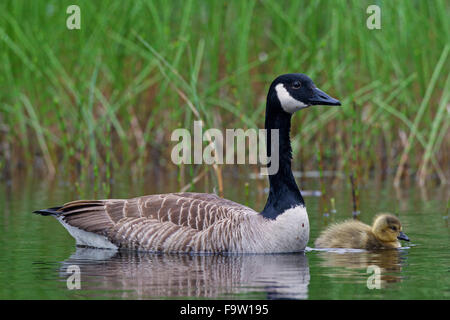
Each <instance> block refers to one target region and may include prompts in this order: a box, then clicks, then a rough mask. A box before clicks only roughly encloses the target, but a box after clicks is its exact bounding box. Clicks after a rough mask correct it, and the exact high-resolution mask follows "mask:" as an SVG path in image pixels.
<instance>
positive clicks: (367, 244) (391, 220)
mask: <svg viewBox="0 0 450 320" xmlns="http://www.w3.org/2000/svg"><path fill="white" fill-rule="evenodd" d="M398 240H405V241H409V238H408V237H407V236H406V234H404V233H403V232H402V225H401V223H400V220H399V219H398V218H397V217H395V216H393V215H391V214H385V213H383V214H379V215H377V216H376V217H375V220H374V222H373V225H372V226H369V225H367V224H365V223H362V222H360V221H357V220H347V221H344V222H342V223H338V224H334V225H332V226H330V227H328V228H327V229H326V230H325V231H323V232H322V234H321V235H320V237H319V238H318V239H317V240H316V242H315V246H316V248H354V249H367V250H376V249H389V248H399V247H400V246H401V245H400V242H399V241H398Z"/></svg>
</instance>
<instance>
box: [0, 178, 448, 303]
mask: <svg viewBox="0 0 450 320" xmlns="http://www.w3.org/2000/svg"><path fill="white" fill-rule="evenodd" d="M227 177H228V178H227V181H226V182H225V185H226V186H228V188H227V190H228V191H227V192H226V193H225V197H227V198H229V199H231V200H234V201H237V202H240V203H244V204H248V205H249V206H251V207H254V208H255V209H257V210H260V209H262V207H263V206H264V201H265V197H266V195H265V193H264V188H265V186H266V185H265V182H264V181H257V180H250V179H248V175H247V174H238V175H236V176H233V175H227ZM166 178H167V177H166ZM116 180H118V181H122V182H121V183H118V184H117V186H115V187H114V188H113V191H112V197H115V198H121V197H132V196H137V195H144V194H150V193H163V192H171V191H178V190H179V188H180V186H179V185H178V184H177V183H176V180H177V179H175V178H173V179H169V180H170V181H175V182H172V183H169V184H167V183H164V181H163V180H162V179H160V178H155V179H154V180H152V179H151V178H145V179H144V178H143V179H141V180H139V181H129V180H127V179H119V178H116ZM63 181H64V180H63V179H56V180H54V181H53V182H48V181H46V180H42V179H33V178H23V179H20V182H16V181H15V182H14V183H11V182H9V183H4V182H2V184H1V185H0V231H1V233H0V248H1V249H0V250H1V251H0V252H1V254H0V299H104V298H113V299H161V298H194V299H198V298H200V299H201V298H216V299H221V298H226V299H278V298H293V299H379V298H381V299H449V298H450V277H449V276H450V250H449V249H450V241H449V235H450V232H449V221H448V212H447V204H446V201H447V199H448V196H449V194H448V189H445V188H437V189H428V190H426V189H416V188H408V189H406V190H404V191H400V190H396V189H393V188H392V187H391V185H392V184H391V183H384V184H379V183H370V184H366V185H364V186H362V188H361V190H360V192H361V208H360V209H361V214H360V216H359V219H360V220H362V221H364V222H366V223H370V222H371V221H372V218H373V216H374V215H375V214H376V213H378V212H385V211H389V212H395V213H396V214H398V216H399V217H400V220H401V221H402V223H403V226H404V227H403V229H404V231H405V233H406V234H407V235H408V236H409V237H410V239H411V242H410V243H404V245H405V247H403V248H402V249H399V250H385V251H381V252H366V251H357V250H356V251H342V250H341V251H339V250H338V251H333V252H328V251H318V250H314V249H312V248H311V247H312V246H313V242H314V240H315V239H316V238H317V236H318V234H319V232H320V231H321V230H323V229H324V228H325V227H326V226H327V225H328V224H329V223H331V222H334V221H341V220H343V219H346V218H349V217H351V211H352V209H351V192H350V190H349V189H348V187H347V185H346V184H345V182H346V181H342V182H341V183H339V182H337V183H331V182H329V183H328V182H327V184H326V190H327V196H326V199H330V197H334V198H335V199H336V200H335V202H336V213H329V214H328V215H326V214H324V211H325V210H327V211H330V208H331V206H330V203H329V201H327V202H324V200H321V198H320V197H312V196H311V197H305V200H306V202H307V208H308V213H309V219H310V224H311V235H310V242H309V248H308V250H307V251H306V252H305V253H304V254H282V255H279V254H278V255H230V256H223V255H165V254H161V255H156V254H145V253H136V252H115V251H111V250H98V249H86V248H84V249H83V248H76V247H75V245H74V240H73V239H72V238H71V237H70V236H69V235H68V234H67V232H66V231H65V229H64V228H63V227H62V226H60V225H59V223H58V222H57V221H56V220H55V219H53V218H51V217H41V216H36V215H33V214H31V212H32V211H33V210H35V209H41V208H46V207H49V206H55V205H59V204H62V203H64V202H67V201H70V200H73V199H77V198H78V195H77V191H76V188H74V187H73V186H72V185H71V184H67V183H63ZM246 182H248V183H249V185H248V188H246V187H245V183H246ZM300 185H301V187H302V189H305V190H320V185H319V184H318V181H317V180H314V179H305V180H302V181H300ZM205 189H208V185H206V186H202V187H199V188H197V189H194V190H193V191H197V192H204V191H205ZM242 190H244V191H245V192H243V191H242ZM246 190H248V192H247V191H246ZM90 192H92V191H89V190H88V191H86V194H91V195H92V193H90ZM98 193H99V195H98V196H97V197H98V198H102V195H101V192H100V191H99V192H98ZM84 197H87V198H92V196H91V197H89V196H84ZM73 265H76V266H78V267H79V268H80V271H81V283H80V284H81V289H79V290H77V289H74V290H69V289H68V287H67V279H68V278H69V276H70V274H68V273H67V272H66V271H67V268H68V267H69V266H73ZM370 265H376V266H378V267H379V268H380V269H379V270H380V272H381V273H380V289H376V288H375V289H369V288H368V286H367V281H368V279H369V277H370V276H371V275H373V271H370V270H369V271H370V272H369V273H368V272H367V271H368V270H367V269H368V266H370Z"/></svg>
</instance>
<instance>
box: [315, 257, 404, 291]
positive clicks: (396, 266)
mask: <svg viewBox="0 0 450 320" xmlns="http://www.w3.org/2000/svg"><path fill="white" fill-rule="evenodd" d="M314 250H317V249H314ZM406 255H407V252H406V251H404V250H398V249H392V250H377V251H366V250H359V249H353V250H352V249H350V250H348V249H334V250H333V249H332V250H329V249H326V250H323V251H322V250H321V251H319V252H318V257H319V258H320V260H321V261H320V265H321V266H322V267H327V268H333V269H332V270H329V272H327V274H328V275H329V276H331V277H341V278H352V279H355V278H357V277H361V276H362V277H361V281H360V282H366V281H367V278H368V277H369V276H370V274H368V273H365V272H366V271H367V272H369V273H373V271H368V269H367V268H368V267H369V266H373V265H374V266H377V267H379V268H380V280H381V287H382V288H383V287H386V286H387V285H388V284H389V283H395V282H400V281H402V275H401V271H402V265H403V264H404V263H405V261H406ZM361 270H363V271H364V273H361Z"/></svg>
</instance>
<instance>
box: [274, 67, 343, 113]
mask: <svg viewBox="0 0 450 320" xmlns="http://www.w3.org/2000/svg"><path fill="white" fill-rule="evenodd" d="M269 92H270V98H272V99H274V98H275V97H276V98H277V99H278V101H279V102H280V105H281V108H282V109H283V110H284V111H285V112H287V113H290V114H292V113H294V112H295V111H298V110H300V109H303V108H307V107H309V106H313V105H328V106H340V105H341V102H340V101H339V100H336V99H334V98H332V97H330V96H329V95H327V94H326V93H325V92H323V91H322V90H320V89H319V88H317V87H316V85H315V84H314V82H313V81H312V80H311V79H310V78H309V77H308V76H307V75H304V74H301V73H288V74H283V75H281V76H279V77H278V78H276V79H275V80H274V81H273V82H272V85H271V86H270V91H269Z"/></svg>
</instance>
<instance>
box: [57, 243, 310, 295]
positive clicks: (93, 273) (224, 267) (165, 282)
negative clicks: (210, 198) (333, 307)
mask: <svg viewBox="0 0 450 320" xmlns="http://www.w3.org/2000/svg"><path fill="white" fill-rule="evenodd" d="M69 265H78V266H79V267H80V270H81V289H82V291H81V292H80V293H81V294H86V295H89V294H90V293H89V291H90V290H95V291H96V293H97V294H98V290H106V291H107V294H108V295H109V294H111V293H113V294H117V295H118V297H121V298H130V299H152V298H153V299H155V298H156V299H157V298H162V297H186V298H189V297H209V298H233V296H232V295H235V294H243V293H245V294H247V295H246V296H245V298H249V299H306V298H308V285H309V281H310V275H309V266H308V260H307V257H306V256H305V255H304V254H282V255H229V256H223V255H167V254H164V255H158V254H149V253H140V252H132V251H130V252H128V251H114V250H101V249H90V248H77V249H76V252H75V253H74V254H73V255H72V256H71V257H70V258H69V259H67V260H66V261H64V262H63V265H62V267H61V269H60V276H61V277H64V278H67V277H68V274H66V270H67V267H68V266H69ZM92 294H94V293H92Z"/></svg>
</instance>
